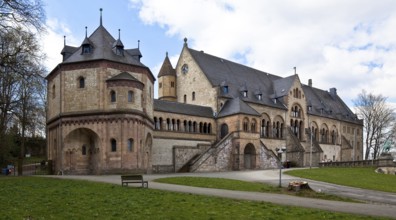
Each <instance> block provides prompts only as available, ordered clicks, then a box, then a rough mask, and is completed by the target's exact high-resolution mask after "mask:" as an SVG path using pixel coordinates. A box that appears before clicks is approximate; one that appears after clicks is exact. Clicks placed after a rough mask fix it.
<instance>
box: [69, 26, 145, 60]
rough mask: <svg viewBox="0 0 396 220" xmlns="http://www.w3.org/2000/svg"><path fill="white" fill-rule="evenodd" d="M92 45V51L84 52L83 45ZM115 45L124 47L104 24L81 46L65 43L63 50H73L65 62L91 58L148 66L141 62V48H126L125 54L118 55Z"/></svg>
mask: <svg viewBox="0 0 396 220" xmlns="http://www.w3.org/2000/svg"><path fill="white" fill-rule="evenodd" d="M84 44H85V45H87V44H89V45H91V46H92V48H93V49H92V53H89V54H82V53H81V52H82V45H84ZM115 46H119V47H123V44H122V42H121V40H120V39H118V40H116V39H114V38H113V36H111V34H110V33H109V32H108V31H107V30H106V28H105V27H104V26H103V25H99V27H98V28H97V29H96V30H95V31H94V32H93V33H92V34H91V36H89V37H87V38H85V39H84V41H83V42H82V44H81V46H80V47H70V46H68V45H65V47H64V48H63V50H62V51H67V52H72V54H71V55H70V56H69V57H67V58H66V59H65V60H64V61H63V63H74V62H83V61H90V60H100V59H105V60H111V61H116V62H120V63H126V64H132V65H136V66H141V67H146V66H145V65H144V64H142V63H141V62H140V58H141V57H142V55H141V53H140V50H139V48H135V49H125V50H124V53H123V55H117V54H116V53H115V52H114V51H113V50H112V49H113V48H114V47H115Z"/></svg>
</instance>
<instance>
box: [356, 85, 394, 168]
mask: <svg viewBox="0 0 396 220" xmlns="http://www.w3.org/2000/svg"><path fill="white" fill-rule="evenodd" d="M354 105H355V108H356V113H357V115H358V116H359V117H360V118H361V119H363V121H364V141H365V146H366V149H365V157H364V158H365V159H366V160H367V159H369V156H370V153H372V156H373V159H376V158H378V157H379V155H380V153H381V146H382V145H383V144H384V143H385V141H386V140H387V139H388V138H389V137H390V132H391V126H392V124H393V122H394V120H395V119H394V117H393V109H392V108H390V107H389V106H388V105H387V104H386V97H384V96H382V95H374V94H372V93H367V92H366V91H365V90H363V91H362V92H361V93H360V94H359V95H358V98H357V99H356V100H354Z"/></svg>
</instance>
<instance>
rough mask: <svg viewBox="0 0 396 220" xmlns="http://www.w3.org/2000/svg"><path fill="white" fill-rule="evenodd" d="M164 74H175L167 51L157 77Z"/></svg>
mask: <svg viewBox="0 0 396 220" xmlns="http://www.w3.org/2000/svg"><path fill="white" fill-rule="evenodd" d="M166 75H170V76H176V70H175V69H173V67H172V64H171V62H170V60H169V57H168V53H166V57H165V59H164V62H163V63H162V66H161V69H160V71H159V73H158V76H157V77H161V76H166Z"/></svg>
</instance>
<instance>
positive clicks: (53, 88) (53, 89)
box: [52, 85, 56, 99]
mask: <svg viewBox="0 0 396 220" xmlns="http://www.w3.org/2000/svg"><path fill="white" fill-rule="evenodd" d="M55 97H56V93H55V85H52V98H53V99H54V98H55Z"/></svg>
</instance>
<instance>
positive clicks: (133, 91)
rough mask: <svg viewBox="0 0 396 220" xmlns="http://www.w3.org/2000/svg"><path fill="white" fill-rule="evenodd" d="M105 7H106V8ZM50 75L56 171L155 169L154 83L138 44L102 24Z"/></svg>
mask: <svg viewBox="0 0 396 220" xmlns="http://www.w3.org/2000/svg"><path fill="white" fill-rule="evenodd" d="M101 11H102V10H101ZM61 54H62V55H63V61H62V62H61V63H60V64H58V65H57V66H56V67H55V68H54V69H53V70H52V71H51V72H50V74H49V75H48V76H47V78H46V79H47V81H48V85H47V94H48V99H47V100H48V102H47V107H48V113H47V147H48V159H49V160H53V164H54V170H55V172H64V173H71V174H103V173H116V172H117V173H120V172H128V173H131V172H139V173H140V172H150V171H151V168H150V167H151V148H152V133H153V132H152V131H153V120H152V118H153V85H154V81H155V78H154V76H153V74H152V73H151V71H150V69H149V68H148V67H146V66H145V65H144V64H142V63H141V62H140V59H141V57H142V55H141V53H140V50H139V48H135V49H125V48H124V45H123V43H122V41H121V39H120V32H119V33H118V39H115V38H113V36H112V35H111V34H110V33H109V32H108V31H107V30H106V28H105V27H104V26H103V25H102V15H101V16H100V25H99V27H98V28H97V29H96V30H95V31H94V32H93V33H92V34H91V35H90V36H88V35H87V33H86V36H85V39H83V41H82V44H81V45H80V46H78V47H73V46H68V45H66V42H65V45H64V48H63V50H62V52H61Z"/></svg>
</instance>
